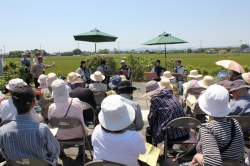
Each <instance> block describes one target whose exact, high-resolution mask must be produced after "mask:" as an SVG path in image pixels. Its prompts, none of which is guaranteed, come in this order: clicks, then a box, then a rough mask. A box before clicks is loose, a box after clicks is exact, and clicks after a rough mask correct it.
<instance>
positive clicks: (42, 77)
mask: <svg viewBox="0 0 250 166" xmlns="http://www.w3.org/2000/svg"><path fill="white" fill-rule="evenodd" d="M46 81H47V76H46V75H44V74H41V75H40V76H39V78H38V80H37V82H38V83H40V84H46Z"/></svg>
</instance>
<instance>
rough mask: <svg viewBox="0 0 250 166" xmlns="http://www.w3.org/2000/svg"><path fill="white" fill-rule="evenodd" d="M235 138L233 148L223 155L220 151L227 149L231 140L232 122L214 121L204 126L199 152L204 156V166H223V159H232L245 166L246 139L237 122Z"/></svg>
mask: <svg viewBox="0 0 250 166" xmlns="http://www.w3.org/2000/svg"><path fill="white" fill-rule="evenodd" d="M233 120H234V123H235V137H234V140H233V141H232V144H231V146H230V147H229V148H228V149H227V150H226V151H225V152H223V153H222V154H220V151H219V149H221V148H223V147H225V146H226V145H227V144H228V142H229V141H230V140H231V128H232V127H231V122H230V121H229V119H228V120H227V122H223V121H215V120H212V121H210V122H209V123H205V124H202V127H201V128H200V135H201V139H200V141H199V143H198V145H197V152H198V153H201V154H203V165H204V166H210V165H211V166H216V165H222V159H230V160H234V161H237V162H238V163H240V164H241V165H242V166H243V165H244V139H243V134H242V131H241V127H240V125H239V123H238V122H237V121H236V120H235V119H233Z"/></svg>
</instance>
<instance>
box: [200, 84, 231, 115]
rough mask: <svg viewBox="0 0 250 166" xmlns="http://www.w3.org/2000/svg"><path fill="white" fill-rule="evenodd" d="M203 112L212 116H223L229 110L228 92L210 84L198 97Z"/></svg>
mask: <svg viewBox="0 0 250 166" xmlns="http://www.w3.org/2000/svg"><path fill="white" fill-rule="evenodd" d="M198 103H199V106H200V108H201V110H202V111H203V112H205V113H206V114H207V115H210V116H212V117H218V118H221V117H225V116H227V115H228V114H229V113H230V112H231V109H230V106H229V93H228V91H227V90H226V89H225V88H224V87H222V86H219V85H211V86H210V87H208V89H207V90H206V92H205V93H203V94H202V95H201V96H200V97H199V99H198Z"/></svg>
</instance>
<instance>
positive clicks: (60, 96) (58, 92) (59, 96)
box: [51, 79, 69, 103]
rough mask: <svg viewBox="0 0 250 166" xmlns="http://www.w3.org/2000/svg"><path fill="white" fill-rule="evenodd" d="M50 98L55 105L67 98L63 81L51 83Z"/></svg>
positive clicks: (67, 94)
mask: <svg viewBox="0 0 250 166" xmlns="http://www.w3.org/2000/svg"><path fill="white" fill-rule="evenodd" d="M51 87H52V97H53V98H54V102H55V103H60V102H62V101H65V100H67V99H68V98H69V93H68V91H67V88H66V84H65V82H64V81H63V80H61V79H57V80H55V81H53V83H52V85H51Z"/></svg>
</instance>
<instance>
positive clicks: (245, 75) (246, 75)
mask: <svg viewBox="0 0 250 166" xmlns="http://www.w3.org/2000/svg"><path fill="white" fill-rule="evenodd" d="M241 76H242V78H243V79H244V81H245V82H246V83H248V84H250V72H249V73H243V74H241Z"/></svg>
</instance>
